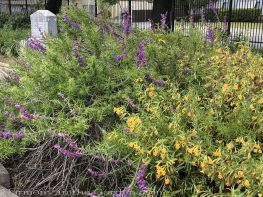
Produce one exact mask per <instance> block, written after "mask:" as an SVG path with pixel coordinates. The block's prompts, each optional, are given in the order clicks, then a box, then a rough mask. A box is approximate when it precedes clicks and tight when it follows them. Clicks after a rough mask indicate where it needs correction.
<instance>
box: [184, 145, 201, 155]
mask: <svg viewBox="0 0 263 197" xmlns="http://www.w3.org/2000/svg"><path fill="white" fill-rule="evenodd" d="M186 151H187V152H188V153H189V154H191V155H193V156H195V157H198V156H200V150H199V148H198V147H196V146H194V147H192V148H187V149H186Z"/></svg>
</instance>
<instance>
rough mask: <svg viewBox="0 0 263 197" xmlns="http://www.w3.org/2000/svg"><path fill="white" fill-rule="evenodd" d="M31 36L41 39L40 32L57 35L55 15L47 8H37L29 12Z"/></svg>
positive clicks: (52, 35)
mask: <svg viewBox="0 0 263 197" xmlns="http://www.w3.org/2000/svg"><path fill="white" fill-rule="evenodd" d="M30 20H31V37H33V38H35V39H38V40H42V37H43V36H42V33H44V34H48V35H50V36H51V37H57V34H58V30H57V16H56V15H55V14H53V13H52V12H50V11H48V10H38V11H36V12H35V13H33V14H31V16H30Z"/></svg>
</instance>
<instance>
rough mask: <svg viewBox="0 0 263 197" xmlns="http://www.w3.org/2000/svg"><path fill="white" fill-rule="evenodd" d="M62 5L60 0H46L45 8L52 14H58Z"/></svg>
mask: <svg viewBox="0 0 263 197" xmlns="http://www.w3.org/2000/svg"><path fill="white" fill-rule="evenodd" d="M61 6H62V0H48V1H47V7H46V9H47V10H49V11H50V12H52V13H54V14H58V13H59V11H60V8H61Z"/></svg>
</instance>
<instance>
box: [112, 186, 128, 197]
mask: <svg viewBox="0 0 263 197" xmlns="http://www.w3.org/2000/svg"><path fill="white" fill-rule="evenodd" d="M130 195H131V188H130V187H125V188H124V189H123V190H122V191H121V192H120V193H118V194H114V195H112V197H129V196H130Z"/></svg>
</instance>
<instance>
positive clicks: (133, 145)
mask: <svg viewBox="0 0 263 197" xmlns="http://www.w3.org/2000/svg"><path fill="white" fill-rule="evenodd" d="M128 146H129V147H131V148H132V149H133V150H135V151H136V152H137V153H138V154H140V155H142V154H143V150H142V148H141V146H140V145H139V144H138V143H137V142H130V143H129V144H128Z"/></svg>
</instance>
